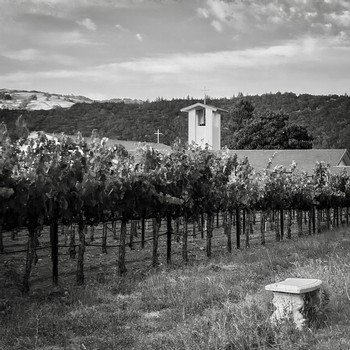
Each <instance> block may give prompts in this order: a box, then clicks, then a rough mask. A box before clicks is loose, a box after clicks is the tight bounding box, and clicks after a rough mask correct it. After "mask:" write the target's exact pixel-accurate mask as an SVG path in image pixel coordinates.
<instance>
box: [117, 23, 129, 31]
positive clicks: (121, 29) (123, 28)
mask: <svg viewBox="0 0 350 350" xmlns="http://www.w3.org/2000/svg"><path fill="white" fill-rule="evenodd" d="M115 27H116V28H117V29H118V30H120V31H121V32H128V31H129V30H128V29H127V28H125V27H123V26H122V25H121V24H116V25H115Z"/></svg>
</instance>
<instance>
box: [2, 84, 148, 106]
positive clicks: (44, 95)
mask: <svg viewBox="0 0 350 350" xmlns="http://www.w3.org/2000/svg"><path fill="white" fill-rule="evenodd" d="M92 102H93V100H92V99H90V98H88V97H84V96H74V95H61V94H51V93H48V92H41V91H34V90H32V91H25V90H9V89H0V109H15V110H17V109H25V110H29V111H33V110H49V109H55V108H70V107H72V106H73V105H74V104H75V103H92ZM101 102H116V103H117V102H124V103H127V104H128V103H142V101H141V100H135V99H131V98H113V99H111V100H104V101H101Z"/></svg>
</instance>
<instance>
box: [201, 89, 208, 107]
mask: <svg viewBox="0 0 350 350" xmlns="http://www.w3.org/2000/svg"><path fill="white" fill-rule="evenodd" d="M202 91H203V92H204V104H206V102H207V92H208V91H209V90H208V89H206V88H205V86H204V89H203V90H202Z"/></svg>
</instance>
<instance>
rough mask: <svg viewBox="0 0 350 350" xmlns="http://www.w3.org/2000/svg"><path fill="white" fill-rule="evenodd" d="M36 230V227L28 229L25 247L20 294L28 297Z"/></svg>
mask: <svg viewBox="0 0 350 350" xmlns="http://www.w3.org/2000/svg"><path fill="white" fill-rule="evenodd" d="M36 235H37V229H36V227H28V245H27V257H26V266H25V270H24V276H23V283H22V294H23V295H28V294H29V290H30V283H29V279H30V274H31V272H32V265H33V261H34V256H35V247H36V240H37V237H36Z"/></svg>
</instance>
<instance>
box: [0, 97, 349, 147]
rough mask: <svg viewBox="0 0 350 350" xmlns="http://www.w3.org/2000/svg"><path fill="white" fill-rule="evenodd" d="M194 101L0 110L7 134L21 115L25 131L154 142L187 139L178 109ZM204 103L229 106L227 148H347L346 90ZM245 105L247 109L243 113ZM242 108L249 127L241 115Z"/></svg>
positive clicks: (224, 138) (225, 127)
mask: <svg viewBox="0 0 350 350" xmlns="http://www.w3.org/2000/svg"><path fill="white" fill-rule="evenodd" d="M196 102H202V101H201V100H198V99H193V98H190V97H188V98H187V99H173V100H165V99H161V98H159V99H157V101H153V102H149V101H147V102H144V103H143V104H125V103H112V102H105V103H98V102H96V103H91V104H88V103H78V104H75V105H73V106H72V107H71V108H69V109H63V108H57V109H53V110H48V111H43V110H39V111H27V110H6V109H2V110H0V122H1V121H3V122H5V123H6V124H7V126H8V130H9V132H10V134H11V133H12V132H13V131H14V130H15V121H16V119H17V118H18V116H20V115H22V116H23V118H24V119H25V120H26V123H27V126H28V128H29V130H30V131H33V130H35V131H38V130H42V131H45V132H50V133H60V132H64V133H66V134H74V133H76V132H78V131H80V132H81V133H82V134H83V136H88V135H90V134H91V132H92V130H93V129H98V130H99V132H100V134H101V135H104V136H106V137H109V138H113V139H120V140H131V141H146V142H154V141H155V140H156V137H155V135H154V132H155V131H156V130H157V129H160V131H161V132H162V133H163V135H162V136H161V142H162V143H165V144H168V145H171V144H172V143H173V142H174V141H175V140H176V139H178V138H180V139H181V140H182V141H187V136H188V134H187V117H186V115H185V114H181V113H180V110H181V108H184V107H186V106H189V105H191V104H193V103H196ZM207 103H208V104H213V105H215V106H217V107H220V108H224V109H226V110H228V111H229V114H228V115H225V116H224V117H223V121H222V142H221V144H222V145H224V146H225V145H226V146H228V147H230V148H237V149H238V148H243V147H244V148H246V147H248V146H249V147H251V148H309V147H310V145H311V146H312V147H313V148H348V149H350V125H349V123H350V119H349V118H348V116H349V111H350V98H349V97H348V96H347V95H342V96H338V95H329V96H313V95H308V94H302V95H296V94H293V93H283V94H282V93H276V94H264V95H256V96H243V95H242V94H239V95H238V96H233V97H232V98H220V99H210V98H208V100H207ZM249 105H250V106H249ZM251 106H253V110H251ZM244 107H247V109H246V110H245V111H244V110H243V112H242V108H243V109H244ZM245 113H246V117H248V119H249V120H250V122H249V124H250V129H248V128H247V125H246V124H247V123H243V124H242V123H241V121H242V120H240V119H241V118H242V115H244V114H245ZM251 117H252V118H251ZM274 120H275V121H276V122H275V123H273V121H274ZM245 122H247V120H245ZM279 123H282V124H283V127H282V129H283V130H282V129H279V130H282V131H283V132H282V131H281V132H280V133H279V134H278V135H277V134H276V138H275V140H271V142H268V143H267V142H266V140H267V139H268V136H269V135H268V136H266V135H265V134H266V130H269V127H266V128H264V126H265V125H272V127H273V128H277V129H278V128H279ZM241 129H243V130H241ZM252 130H253V131H256V130H258V131H259V132H260V131H261V132H260V134H259V132H258V135H260V136H259V137H258V139H259V140H260V141H259V142H257V141H255V142H254V141H253V140H250V139H249V137H248V134H249V132H250V131H252ZM286 135H290V137H289V138H286ZM264 140H265V141H264ZM247 145H248V146H247Z"/></svg>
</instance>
